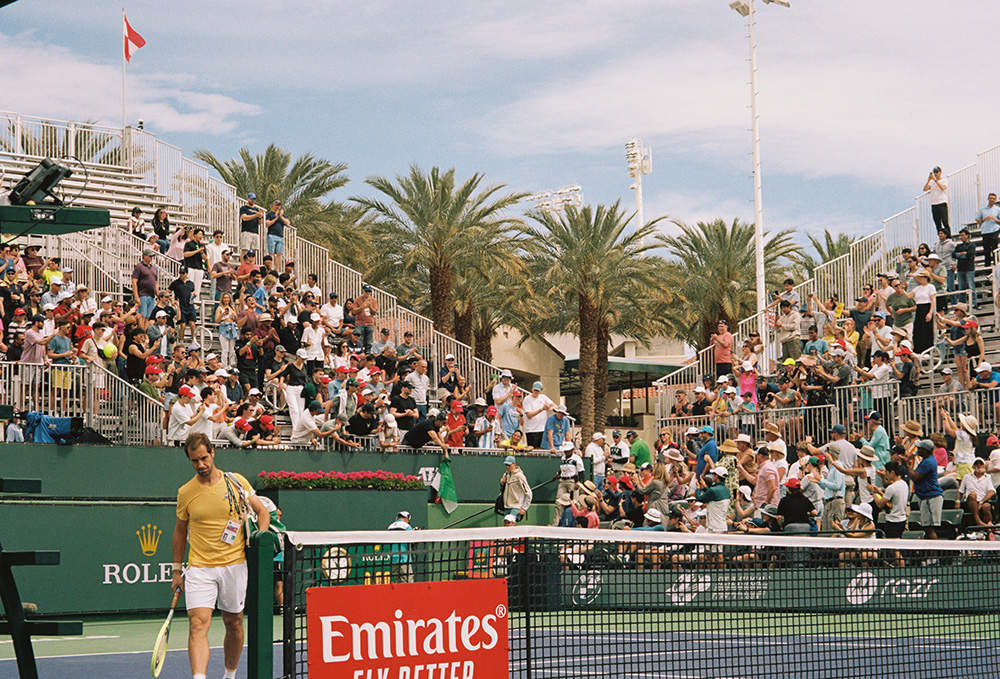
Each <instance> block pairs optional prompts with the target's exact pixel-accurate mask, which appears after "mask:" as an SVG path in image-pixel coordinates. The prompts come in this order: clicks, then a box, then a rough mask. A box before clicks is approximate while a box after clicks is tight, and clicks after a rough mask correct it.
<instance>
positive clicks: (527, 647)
mask: <svg viewBox="0 0 1000 679" xmlns="http://www.w3.org/2000/svg"><path fill="white" fill-rule="evenodd" d="M523 540H524V542H523V543H522V544H523V547H524V548H523V550H522V552H521V553H522V554H524V559H523V560H522V562H521V568H522V569H523V570H522V571H521V582H522V583H523V585H522V587H521V596H522V600H521V602H520V603H521V610H522V611H523V612H524V660H525V670H526V671H527V674H526V676H527V679H531V664H532V663H531V612H532V606H531V588H532V587H533V586H534V583H533V582H531V580H530V578H531V572H532V570H533V569H532V568H531V566H530V565H529V564H530V563H531V559H532V557H533V555H532V553H531V547H532V545H533V543H532V541H531V540H529V539H528V538H523Z"/></svg>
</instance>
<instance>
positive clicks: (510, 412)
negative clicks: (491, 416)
mask: <svg viewBox="0 0 1000 679" xmlns="http://www.w3.org/2000/svg"><path fill="white" fill-rule="evenodd" d="M523 415H524V411H523V410H522V409H521V390H520V389H518V390H516V391H515V392H514V396H513V397H511V398H510V399H509V400H507V401H504V403H503V405H501V406H500V428H501V429H503V433H504V437H505V438H510V437H511V436H512V435H513V434H514V432H515V431H516V430H518V429H520V427H521V417H522V416H523Z"/></svg>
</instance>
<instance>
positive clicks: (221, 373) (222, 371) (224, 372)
mask: <svg viewBox="0 0 1000 679" xmlns="http://www.w3.org/2000/svg"><path fill="white" fill-rule="evenodd" d="M214 374H215V376H216V377H221V378H222V379H224V380H225V379H229V371H228V370H226V369H225V368H219V369H218V370H216V371H215V373H214Z"/></svg>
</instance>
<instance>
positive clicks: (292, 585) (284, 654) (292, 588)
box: [281, 535, 301, 677]
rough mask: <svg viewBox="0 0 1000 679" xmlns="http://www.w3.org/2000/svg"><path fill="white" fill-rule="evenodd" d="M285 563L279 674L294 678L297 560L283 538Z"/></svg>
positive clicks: (290, 545)
mask: <svg viewBox="0 0 1000 679" xmlns="http://www.w3.org/2000/svg"><path fill="white" fill-rule="evenodd" d="M284 542H285V561H284V570H283V571H282V574H281V580H282V591H283V592H284V597H283V599H282V604H281V673H282V676H283V677H294V676H295V600H296V598H297V597H298V583H297V582H296V576H297V575H298V569H299V565H298V560H299V558H300V556H301V555H300V554H299V552H298V550H296V548H295V545H293V544H292V541H291V540H289V539H288V536H287V535H286V536H285V537H284Z"/></svg>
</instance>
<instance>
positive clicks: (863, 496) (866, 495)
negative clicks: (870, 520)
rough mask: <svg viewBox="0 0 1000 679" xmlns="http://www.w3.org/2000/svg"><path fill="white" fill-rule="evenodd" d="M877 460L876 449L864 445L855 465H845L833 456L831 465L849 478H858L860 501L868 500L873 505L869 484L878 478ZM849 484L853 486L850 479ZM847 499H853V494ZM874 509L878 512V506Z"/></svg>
mask: <svg viewBox="0 0 1000 679" xmlns="http://www.w3.org/2000/svg"><path fill="white" fill-rule="evenodd" d="M876 460H877V458H876V456H875V449H874V448H872V447H871V446H869V445H863V446H861V450H859V451H858V454H857V457H856V458H855V460H854V466H851V467H847V466H844V465H842V464H841V463H840V461H839V460H837V459H836V458H834V457H832V456H831V457H830V467H831V468H835V469H837V470H838V471H839V472H841V473H842V474H844V475H845V476H846V477H848V478H849V479H857V480H858V484H857V486H858V501H859V502H862V503H865V502H867V503H868V504H869V505H871V506H874V505H872V498H873V496H872V494H871V492H869V490H868V484H869V483H875V481H876V480H877V479H878V473H877V471H876V469H875V461H876ZM847 485H848V486H851V483H850V481H848V483H847ZM846 499H848V500H849V499H851V496H849V495H848V496H846ZM845 501H846V500H845ZM874 511H875V512H877V511H878V509H877V508H876V509H875V510H874Z"/></svg>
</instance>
